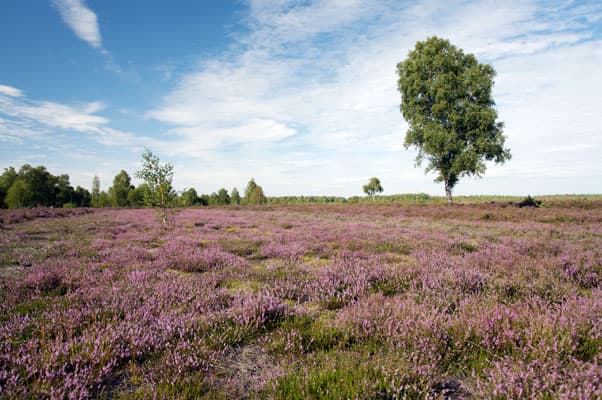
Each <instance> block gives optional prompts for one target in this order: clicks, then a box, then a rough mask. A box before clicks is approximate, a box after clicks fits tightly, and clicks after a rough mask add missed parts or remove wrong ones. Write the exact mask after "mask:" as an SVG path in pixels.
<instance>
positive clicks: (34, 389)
mask: <svg viewBox="0 0 602 400" xmlns="http://www.w3.org/2000/svg"><path fill="white" fill-rule="evenodd" d="M519 200H520V199H519ZM442 202H443V203H444V202H445V200H444V199H443V200H442ZM370 203H371V204H369V205H364V204H345V205H338V204H330V205H328V206H326V205H275V206H264V207H261V208H255V207H247V208H245V207H232V208H227V207H220V208H188V209H182V210H178V211H177V212H175V211H174V212H175V215H174V217H173V218H170V219H169V223H168V224H166V225H163V224H161V223H158V222H157V220H156V216H155V214H154V211H153V210H151V209H90V210H87V211H85V212H82V213H75V212H74V213H70V214H67V213H58V212H56V211H57V210H49V211H48V212H47V213H46V214H44V213H42V212H41V210H42V209H38V213H37V214H35V213H32V214H28V215H27V216H23V218H17V217H15V215H16V211H11V210H2V211H0V216H1V217H2V220H3V227H2V230H1V233H2V235H1V240H0V254H1V257H0V398H7V399H22V398H99V399H106V398H116V399H146V398H150V397H153V396H154V397H158V398H179V399H197V398H223V399H230V398H250V399H254V398H257V399H261V398H269V399H295V398H299V399H302V398H303V399H305V398H310V399H312V398H313V399H347V398H359V399H379V398H383V399H395V398H400V399H401V398H408V399H409V398H412V399H444V398H455V399H462V398H493V399H514V398H541V399H548V398H554V399H556V398H560V399H562V398H566V399H569V398H570V399H573V398H579V399H596V398H600V397H602V378H601V377H602V352H601V351H600V349H601V348H602V324H601V322H600V321H602V288H601V284H602V251H601V249H602V202H601V201H600V200H599V199H595V198H594V199H590V200H587V201H584V200H574V199H567V200H566V201H559V202H556V203H554V202H553V201H552V202H549V201H546V202H545V207H541V208H532V207H523V208H519V207H514V206H511V205H510V204H509V203H508V202H504V203H500V202H494V203H491V202H490V201H487V202H482V203H478V204H464V205H462V206H456V207H451V208H450V207H443V206H439V205H437V204H430V205H424V204H405V205H403V206H401V205H399V204H392V205H391V204H379V203H376V204H372V201H370ZM82 211H83V210H82ZM53 213H55V214H53ZM42 217H45V218H42ZM57 217H60V218H57Z"/></svg>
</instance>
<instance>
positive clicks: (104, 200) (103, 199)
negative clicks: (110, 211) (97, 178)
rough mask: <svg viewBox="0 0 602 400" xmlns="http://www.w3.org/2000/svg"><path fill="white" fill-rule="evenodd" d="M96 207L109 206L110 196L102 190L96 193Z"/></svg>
mask: <svg viewBox="0 0 602 400" xmlns="http://www.w3.org/2000/svg"><path fill="white" fill-rule="evenodd" d="M98 207H111V196H110V195H109V194H108V193H107V192H105V191H104V190H103V191H102V192H100V194H99V195H98Z"/></svg>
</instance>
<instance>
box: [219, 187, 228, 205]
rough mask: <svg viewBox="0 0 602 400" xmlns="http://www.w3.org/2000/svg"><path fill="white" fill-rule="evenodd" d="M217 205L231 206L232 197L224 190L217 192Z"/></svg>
mask: <svg viewBox="0 0 602 400" xmlns="http://www.w3.org/2000/svg"><path fill="white" fill-rule="evenodd" d="M217 204H220V205H227V204H230V195H229V194H228V191H227V190H226V189H224V188H221V189H220V190H218V191H217Z"/></svg>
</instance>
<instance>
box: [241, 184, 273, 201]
mask: <svg viewBox="0 0 602 400" xmlns="http://www.w3.org/2000/svg"><path fill="white" fill-rule="evenodd" d="M267 201H268V200H267V198H266V197H265V194H264V193H263V188H262V187H261V186H259V185H258V184H257V183H255V179H253V178H251V180H250V181H249V183H248V184H247V187H246V188H245V197H244V204H249V205H259V204H266V203H267Z"/></svg>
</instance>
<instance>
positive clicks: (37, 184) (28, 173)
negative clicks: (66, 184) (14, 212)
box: [18, 164, 58, 207]
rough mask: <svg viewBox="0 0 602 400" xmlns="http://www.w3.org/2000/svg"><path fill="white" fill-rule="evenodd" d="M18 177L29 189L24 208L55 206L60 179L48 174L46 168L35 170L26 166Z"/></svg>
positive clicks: (20, 170)
mask: <svg viewBox="0 0 602 400" xmlns="http://www.w3.org/2000/svg"><path fill="white" fill-rule="evenodd" d="M18 175H19V178H21V179H23V181H24V182H25V184H26V185H25V187H26V189H27V196H26V197H27V203H26V204H23V207H29V206H38V205H41V206H52V205H55V201H56V192H57V190H58V189H57V183H58V179H57V177H56V176H53V175H52V174H51V173H50V172H48V171H47V170H46V167H44V166H42V165H39V166H37V167H35V168H34V167H32V166H31V165H29V164H24V165H23V166H21V168H20V169H19V173H18Z"/></svg>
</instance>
